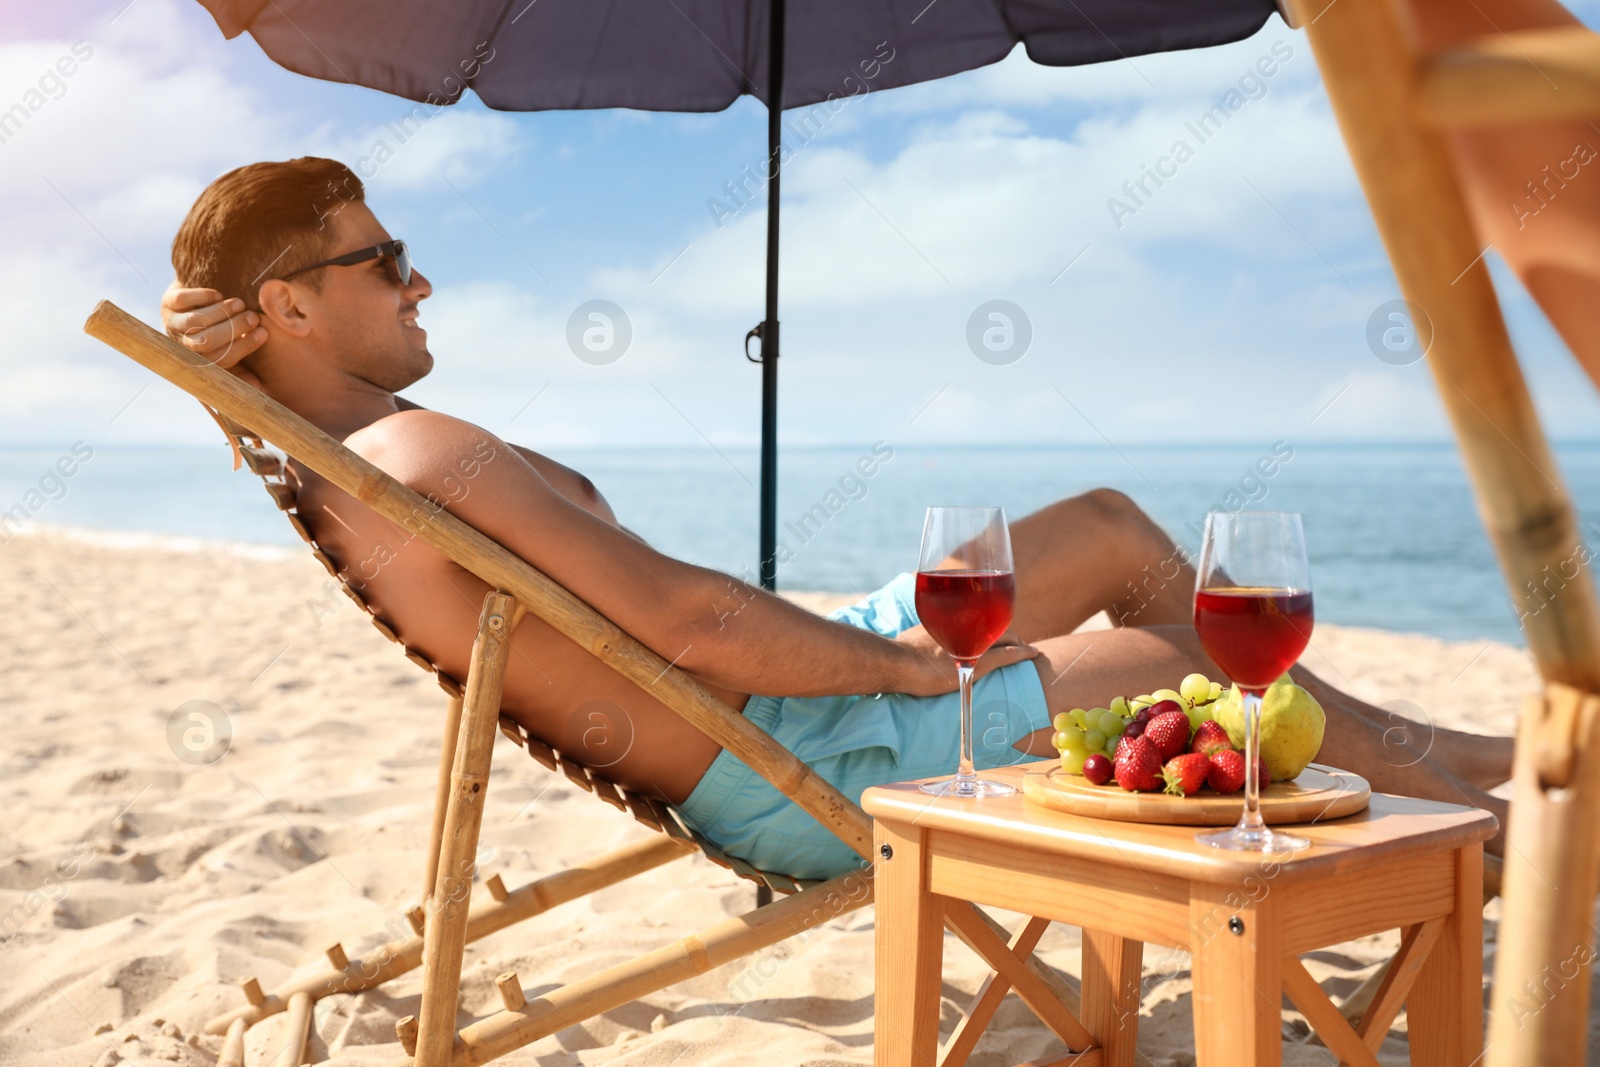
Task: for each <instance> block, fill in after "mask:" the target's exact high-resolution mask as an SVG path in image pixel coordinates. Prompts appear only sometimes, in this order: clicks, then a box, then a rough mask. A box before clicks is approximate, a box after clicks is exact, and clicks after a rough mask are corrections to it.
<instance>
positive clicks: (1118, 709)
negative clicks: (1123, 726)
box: [1111, 697, 1133, 719]
mask: <svg viewBox="0 0 1600 1067" xmlns="http://www.w3.org/2000/svg"><path fill="white" fill-rule="evenodd" d="M1111 711H1112V712H1113V713H1114V714H1116V715H1117V717H1119V718H1123V719H1131V718H1133V709H1132V708H1130V707H1129V706H1128V698H1127V697H1113V698H1112V700H1111Z"/></svg>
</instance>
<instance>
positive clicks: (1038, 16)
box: [200, 0, 1276, 589]
mask: <svg viewBox="0 0 1600 1067" xmlns="http://www.w3.org/2000/svg"><path fill="white" fill-rule="evenodd" d="M200 3H201V4H202V5H203V6H204V7H205V8H206V9H207V10H208V11H209V12H210V13H211V15H212V17H213V18H214V19H215V20H216V22H217V25H218V26H219V27H220V28H221V29H222V32H223V34H224V35H225V36H227V37H228V38H233V37H236V36H238V35H239V34H241V33H245V32H248V33H249V34H250V35H251V36H252V37H254V38H255V40H256V42H257V43H258V44H259V45H260V46H261V48H262V50H263V51H265V52H266V54H267V55H268V56H269V57H271V58H272V59H273V60H274V61H276V62H277V63H279V64H280V65H282V66H284V67H286V68H288V69H289V70H292V71H295V72H297V73H300V74H305V75H309V76H310V77H313V78H322V79H326V80H328V81H340V82H349V83H352V84H355V85H362V86H366V87H368V88H372V89H379V90H382V91H383V92H387V93H393V94H394V95H396V96H401V97H405V98H406V99H408V100H414V101H417V102H418V103H420V104H428V105H433V106H439V105H445V104H452V103H455V102H456V101H457V100H459V99H460V98H461V96H462V95H463V94H464V93H465V92H466V90H467V89H469V88H470V89H471V90H472V91H473V92H474V93H476V94H477V96H478V98H479V99H481V100H482V101H483V102H484V103H485V104H486V105H487V106H489V107H491V108H494V109H497V110H502V111H545V110H556V109H578V108H633V109H637V110H642V111H720V110H722V109H724V108H726V107H728V106H729V105H730V104H732V103H733V102H734V101H735V100H737V99H738V98H739V97H740V96H741V95H744V94H749V95H751V96H754V97H756V98H757V99H759V100H760V101H762V102H763V103H764V104H766V105H767V173H766V174H765V175H764V177H765V183H766V192H767V204H768V210H767V264H766V309H765V314H764V316H763V317H762V320H761V322H760V324H759V325H757V326H756V327H755V328H754V329H752V330H751V331H750V332H749V333H748V334H747V335H746V336H745V355H746V357H747V358H748V359H750V360H751V361H752V362H755V363H758V364H760V366H761V503H760V509H761V523H760V530H761V533H760V545H759V550H760V556H759V559H760V575H761V584H762V585H763V586H764V587H766V588H768V589H772V588H774V587H775V585H776V573H777V564H776V561H775V559H774V554H775V551H776V545H777V485H778V478H777V472H778V453H777V426H778V353H779V332H778V179H779V175H780V171H781V168H782V164H783V162H784V149H783V145H782V135H783V111H784V110H785V109H786V108H788V109H798V108H815V107H824V108H832V107H835V106H841V105H838V103H837V102H838V101H841V100H843V99H845V98H848V97H850V96H855V95H859V94H861V93H864V92H871V91H875V90H878V89H888V88H893V87H896V86H901V85H910V84H913V83H916V82H923V81H929V80H931V79H934V78H942V77H945V76H947V75H950V74H956V73H959V72H961V71H964V70H971V69H973V68H976V67H981V66H984V65H986V64H989V63H994V62H997V61H999V60H1000V59H1003V58H1004V57H1005V56H1006V55H1007V54H1008V53H1009V52H1010V51H1011V50H1012V48H1013V47H1014V46H1015V45H1016V44H1017V42H1018V41H1021V42H1022V43H1023V44H1024V46H1025V47H1026V48H1027V52H1028V56H1029V57H1030V58H1031V59H1033V60H1034V61H1035V62H1038V63H1042V64H1046V65H1049V66H1075V65H1079V64H1085V63H1098V62H1102V61H1105V60H1113V59H1123V58H1127V57H1130V56H1138V55H1146V54H1148V53H1151V52H1163V51H1172V50H1176V49H1184V48H1197V47H1201V46H1205V45H1214V44H1225V43H1227V42H1230V41H1236V40H1239V39H1241V38H1244V37H1248V36H1249V35H1250V34H1252V33H1254V32H1255V31H1256V30H1258V29H1260V27H1261V25H1262V24H1263V23H1264V22H1265V21H1266V20H1267V18H1268V16H1269V15H1271V13H1272V12H1273V11H1274V10H1276V8H1275V6H1274V2H1273V0H809V2H803V3H796V4H794V5H792V6H791V5H788V4H786V3H785V0H339V2H337V3H334V2H331V0H200ZM752 341H756V342H758V348H757V351H756V352H755V353H752V352H751V350H750V346H751V342H752Z"/></svg>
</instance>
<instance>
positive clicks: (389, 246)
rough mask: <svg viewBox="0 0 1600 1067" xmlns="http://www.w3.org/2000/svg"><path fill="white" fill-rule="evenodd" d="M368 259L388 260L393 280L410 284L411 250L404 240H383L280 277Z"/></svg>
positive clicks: (402, 283)
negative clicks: (369, 246) (380, 242)
mask: <svg viewBox="0 0 1600 1067" xmlns="http://www.w3.org/2000/svg"><path fill="white" fill-rule="evenodd" d="M369 259H385V260H388V263H389V268H390V271H391V272H392V273H393V274H394V276H395V280H397V281H398V282H399V283H400V284H401V285H410V284H411V252H410V250H409V249H407V248H406V243H405V242H404V241H385V242H383V243H382V244H377V245H373V246H372V247H371V248H363V249H361V250H359V251H356V252H346V253H345V254H344V255H342V256H334V257H333V258H332V259H325V260H323V261H322V262H320V263H313V264H311V265H310V266H309V267H301V268H300V269H299V270H292V271H290V272H289V273H288V274H285V275H282V278H283V280H285V281H287V280H288V279H290V278H293V277H294V276H295V275H296V274H304V273H305V272H306V271H308V270H316V269H317V268H318V267H348V266H351V265H352V264H356V263H365V262H366V261H367V260H369Z"/></svg>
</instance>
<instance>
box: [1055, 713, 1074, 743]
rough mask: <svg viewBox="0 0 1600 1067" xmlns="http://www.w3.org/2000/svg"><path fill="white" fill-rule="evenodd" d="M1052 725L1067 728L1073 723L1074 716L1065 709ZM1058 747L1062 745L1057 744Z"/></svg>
mask: <svg viewBox="0 0 1600 1067" xmlns="http://www.w3.org/2000/svg"><path fill="white" fill-rule="evenodd" d="M1051 725H1052V726H1054V727H1055V728H1056V729H1057V730H1065V729H1066V728H1067V727H1069V726H1071V725H1072V716H1071V715H1068V714H1067V713H1066V712H1064V711H1063V712H1062V713H1061V714H1059V715H1057V716H1056V717H1055V720H1054V721H1053V722H1052V723H1051ZM1056 747H1057V748H1060V747H1061V746H1059V745H1057V746H1056Z"/></svg>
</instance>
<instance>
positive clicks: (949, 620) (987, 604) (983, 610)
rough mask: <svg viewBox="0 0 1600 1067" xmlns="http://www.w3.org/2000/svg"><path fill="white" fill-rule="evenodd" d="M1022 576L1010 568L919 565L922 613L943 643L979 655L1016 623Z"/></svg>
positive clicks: (953, 651)
mask: <svg viewBox="0 0 1600 1067" xmlns="http://www.w3.org/2000/svg"><path fill="white" fill-rule="evenodd" d="M1016 598H1017V580H1016V577H1015V576H1014V575H1013V574H1012V573H1011V572H1010V571H919V572H918V574H917V617H918V618H919V619H921V621H922V625H923V628H924V629H926V630H927V631H928V633H929V634H930V635H932V637H933V639H934V640H935V641H937V642H939V646H940V647H941V648H943V649H944V650H945V651H946V652H948V653H950V655H951V656H953V657H955V658H956V659H959V660H975V659H977V658H978V657H979V656H981V655H983V654H984V653H985V652H987V651H988V650H989V646H990V645H992V644H994V643H995V641H996V640H998V639H999V637H1000V635H1001V634H1003V633H1005V632H1006V627H1007V626H1010V625H1011V610H1012V607H1013V605H1014V604H1015V602H1016Z"/></svg>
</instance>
